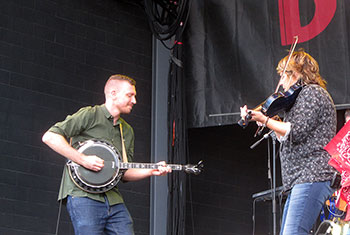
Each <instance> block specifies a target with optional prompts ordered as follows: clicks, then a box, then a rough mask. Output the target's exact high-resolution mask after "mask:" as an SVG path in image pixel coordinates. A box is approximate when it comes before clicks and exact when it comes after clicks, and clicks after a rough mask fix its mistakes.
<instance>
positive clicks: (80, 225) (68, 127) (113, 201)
mask: <svg viewBox="0 0 350 235" xmlns="http://www.w3.org/2000/svg"><path fill="white" fill-rule="evenodd" d="M135 85H136V82H135V81H134V80H133V79H132V78H130V77H128V76H125V75H113V76H111V77H110V78H109V79H108V81H107V82H106V84H105V88H104V93H105V103H104V104H102V105H95V106H93V107H91V106H88V107H84V108H81V109H80V110H79V111H78V112H76V113H74V114H72V115H69V116H67V117H66V119H65V120H64V121H62V122H58V123H56V124H55V125H54V126H52V127H51V128H50V129H49V130H48V131H47V132H46V133H45V134H44V135H43V137H42V141H43V142H44V143H45V144H47V145H48V146H49V147H50V148H51V149H53V150H54V151H56V152H57V153H59V154H60V155H62V156H64V157H66V158H67V159H68V160H70V161H72V162H74V163H76V164H77V165H79V166H82V167H83V168H84V169H88V170H91V171H93V172H101V171H102V169H103V167H104V166H105V163H106V162H105V161H104V160H103V159H102V158H100V157H99V156H97V154H96V155H93V154H92V155H89V154H84V153H83V152H81V151H79V150H78V148H79V144H80V143H83V142H84V141H91V140H95V141H105V142H107V143H108V144H109V145H112V146H113V147H114V148H116V149H117V150H119V152H120V153H123V155H124V160H123V161H132V158H133V153H134V132H133V129H132V127H131V126H130V125H129V124H128V123H127V122H126V121H125V120H123V119H122V118H121V117H120V115H121V114H128V113H130V112H131V110H132V108H133V106H134V105H135V104H136V88H135ZM68 140H69V141H70V143H69V142H68ZM122 143H124V144H122ZM158 164H160V166H159V167H158V168H157V169H127V170H126V171H125V172H123V174H122V175H121V177H122V180H123V181H136V180H141V179H144V178H147V177H150V176H161V175H165V174H167V173H168V172H171V168H169V167H167V166H166V164H165V162H160V163H158ZM68 171H69V170H68V167H66V168H65V171H64V173H63V176H62V182H61V188H60V192H59V200H63V199H66V200H67V210H68V212H69V215H70V218H71V220H72V224H73V227H74V231H75V234H84V235H86V234H94V235H96V234H103V233H106V234H123V235H126V234H134V231H133V222H132V218H131V216H130V214H129V212H128V210H127V208H126V206H125V205H124V201H123V198H122V196H121V194H120V192H119V191H118V189H117V187H114V186H115V185H113V187H111V189H110V190H108V191H106V192H102V193H99V192H96V193H91V192H89V191H86V190H84V188H83V187H79V185H77V184H76V183H75V182H74V181H73V180H72V179H71V178H72V177H71V175H70V174H69V172H68Z"/></svg>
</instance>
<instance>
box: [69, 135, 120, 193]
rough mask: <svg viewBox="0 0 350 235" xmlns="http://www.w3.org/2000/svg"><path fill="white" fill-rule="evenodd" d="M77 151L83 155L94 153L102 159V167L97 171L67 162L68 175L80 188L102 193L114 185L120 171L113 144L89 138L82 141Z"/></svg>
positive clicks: (117, 155)
mask: <svg viewBox="0 0 350 235" xmlns="http://www.w3.org/2000/svg"><path fill="white" fill-rule="evenodd" d="M78 151H79V152H81V153H83V154H85V155H96V156H98V157H99V158H101V159H103V160H104V167H103V168H102V169H101V170H100V171H97V172H96V171H91V170H89V169H86V168H84V167H82V166H80V165H78V164H76V163H74V162H71V161H70V162H68V166H69V170H70V171H69V173H70V176H71V178H72V180H73V182H74V183H75V184H76V185H77V186H78V187H79V188H80V189H82V190H84V191H87V192H89V193H102V192H106V191H108V190H110V189H112V188H113V187H114V186H116V184H117V183H118V181H119V180H120V178H121V177H122V173H121V172H120V171H119V161H120V155H119V154H118V153H117V151H116V149H115V148H114V147H113V146H111V145H109V144H107V143H105V142H101V141H91V140H89V141H86V142H84V143H83V144H82V146H81V147H80V148H79V149H78Z"/></svg>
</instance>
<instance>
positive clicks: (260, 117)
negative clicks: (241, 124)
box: [240, 105, 267, 125]
mask: <svg viewBox="0 0 350 235" xmlns="http://www.w3.org/2000/svg"><path fill="white" fill-rule="evenodd" d="M240 109H241V117H242V119H246V118H247V115H249V117H250V121H256V122H260V123H265V121H266V118H267V117H266V116H265V115H264V114H262V112H260V111H254V110H250V109H248V108H247V105H244V106H243V107H241V108H240ZM258 125H259V124H258Z"/></svg>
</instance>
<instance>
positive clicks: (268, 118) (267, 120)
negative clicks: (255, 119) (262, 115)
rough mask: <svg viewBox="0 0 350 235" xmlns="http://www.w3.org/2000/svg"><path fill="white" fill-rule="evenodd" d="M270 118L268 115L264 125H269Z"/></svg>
mask: <svg viewBox="0 0 350 235" xmlns="http://www.w3.org/2000/svg"><path fill="white" fill-rule="evenodd" d="M269 120H270V117H267V118H266V121H265V123H264V125H263V126H264V127H266V126H267V123H268V122H269Z"/></svg>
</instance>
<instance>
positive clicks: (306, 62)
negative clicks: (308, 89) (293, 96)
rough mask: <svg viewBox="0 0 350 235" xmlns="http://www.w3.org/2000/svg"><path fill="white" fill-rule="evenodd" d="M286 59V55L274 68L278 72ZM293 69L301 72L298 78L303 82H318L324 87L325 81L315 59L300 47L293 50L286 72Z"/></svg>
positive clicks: (290, 71) (281, 69) (291, 71)
mask: <svg viewBox="0 0 350 235" xmlns="http://www.w3.org/2000/svg"><path fill="white" fill-rule="evenodd" d="M287 60H288V56H286V57H284V58H283V59H281V60H280V62H279V63H278V65H277V68H276V70H277V72H278V73H281V72H282V71H283V69H284V67H285V64H286V62H287ZM294 71H295V72H298V73H299V74H301V77H300V79H301V82H302V83H303V84H318V85H320V86H321V87H323V88H324V89H326V85H327V82H326V81H325V80H324V79H323V78H322V77H321V75H320V69H319V66H318V63H317V61H316V60H315V59H314V58H313V57H312V56H311V55H309V54H308V53H306V52H305V51H304V49H302V48H301V49H299V50H298V51H295V52H293V54H292V56H291V58H290V61H289V63H288V66H287V68H286V72H287V73H293V72H294Z"/></svg>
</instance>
